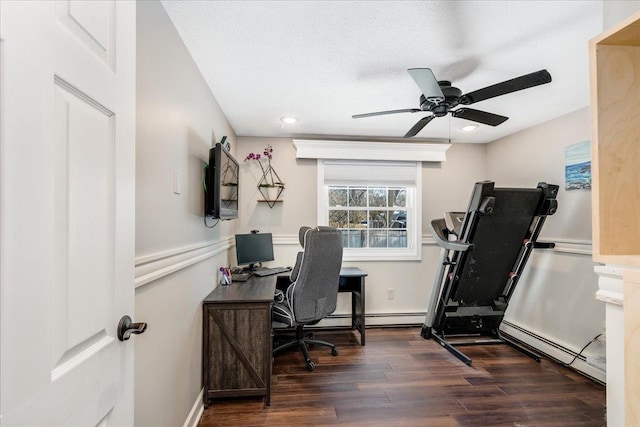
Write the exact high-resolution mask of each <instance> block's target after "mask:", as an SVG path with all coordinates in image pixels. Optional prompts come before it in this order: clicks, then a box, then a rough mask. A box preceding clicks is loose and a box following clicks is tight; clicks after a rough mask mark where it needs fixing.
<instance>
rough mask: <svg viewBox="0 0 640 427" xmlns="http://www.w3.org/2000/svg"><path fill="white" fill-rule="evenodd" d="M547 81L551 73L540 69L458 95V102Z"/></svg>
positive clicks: (474, 99)
mask: <svg viewBox="0 0 640 427" xmlns="http://www.w3.org/2000/svg"><path fill="white" fill-rule="evenodd" d="M549 82H551V74H549V72H548V71H547V70H540V71H536V72H535V73H531V74H526V75H524V76H520V77H516V78H515V79H511V80H507V81H504V82H502V83H497V84H494V85H491V86H487V87H485V88H483V89H478V90H476V91H473V92H469V93H467V94H466V95H462V96H461V97H460V104H464V105H469V104H473V103H474V102H479V101H484V100H485V99H489V98H495V97H496V96H500V95H506V94H507V93H511V92H516V91H519V90H523V89H528V88H530V87H534V86H539V85H543V84H545V83H549Z"/></svg>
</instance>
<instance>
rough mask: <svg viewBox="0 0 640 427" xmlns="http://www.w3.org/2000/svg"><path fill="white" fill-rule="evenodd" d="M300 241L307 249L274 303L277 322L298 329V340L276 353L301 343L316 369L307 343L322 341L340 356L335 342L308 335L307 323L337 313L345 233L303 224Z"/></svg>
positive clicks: (310, 368)
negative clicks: (305, 331) (288, 282)
mask: <svg viewBox="0 0 640 427" xmlns="http://www.w3.org/2000/svg"><path fill="white" fill-rule="evenodd" d="M299 237H300V244H301V245H302V247H303V248H304V251H303V252H299V253H298V257H297V260H296V265H295V267H294V268H293V270H292V272H291V284H290V285H289V286H288V287H287V288H286V290H284V291H277V292H276V298H275V303H274V305H273V320H274V322H278V323H282V324H285V325H287V326H288V327H295V328H296V337H295V339H294V340H292V341H289V342H287V343H284V344H282V345H279V346H278V347H276V348H275V349H274V350H273V355H274V356H275V355H276V354H277V353H280V352H282V351H283V350H285V349H287V348H290V347H294V346H298V347H299V348H300V350H301V351H302V354H303V355H304V359H305V361H306V363H307V370H309V371H313V368H314V367H315V365H314V363H313V362H312V361H311V358H310V357H309V349H308V347H307V344H319V345H324V346H327V347H330V348H331V354H333V355H334V356H337V355H338V349H337V348H336V346H335V345H333V344H331V343H329V342H326V341H321V340H316V339H313V338H311V337H305V336H304V333H303V328H304V326H305V325H314V324H316V323H318V322H319V321H320V320H322V319H323V318H325V317H326V316H328V315H329V314H331V313H333V312H334V311H335V309H336V303H337V300H338V283H339V280H340V267H341V265H342V234H341V233H340V231H339V230H337V229H335V228H333V227H321V226H320V227H316V228H309V227H301V228H300V232H299Z"/></svg>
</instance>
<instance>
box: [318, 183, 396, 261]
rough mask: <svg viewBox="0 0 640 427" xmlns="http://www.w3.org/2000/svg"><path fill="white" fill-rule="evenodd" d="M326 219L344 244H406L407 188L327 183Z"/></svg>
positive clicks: (363, 245)
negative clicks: (340, 234) (336, 230)
mask: <svg viewBox="0 0 640 427" xmlns="http://www.w3.org/2000/svg"><path fill="white" fill-rule="evenodd" d="M327 191H328V196H329V198H328V206H327V213H328V223H329V226H331V227H335V228H338V229H340V231H341V233H342V244H343V247H345V248H407V244H408V239H407V238H408V236H407V215H408V210H407V208H406V204H407V200H406V199H407V188H406V187H384V186H375V187H366V186H357V187H351V186H329V187H328V188H327Z"/></svg>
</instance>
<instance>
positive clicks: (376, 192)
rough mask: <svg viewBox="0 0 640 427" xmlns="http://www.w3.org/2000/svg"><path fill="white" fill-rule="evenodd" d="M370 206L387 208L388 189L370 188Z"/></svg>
mask: <svg viewBox="0 0 640 427" xmlns="http://www.w3.org/2000/svg"><path fill="white" fill-rule="evenodd" d="M369 206H372V207H373V206H375V207H384V206H387V191H386V188H369Z"/></svg>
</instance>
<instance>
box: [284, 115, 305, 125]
mask: <svg viewBox="0 0 640 427" xmlns="http://www.w3.org/2000/svg"><path fill="white" fill-rule="evenodd" d="M280 121H281V122H282V123H286V124H288V125H292V124H294V123H298V122H299V121H300V119H299V118H297V117H295V116H282V117H280Z"/></svg>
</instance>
